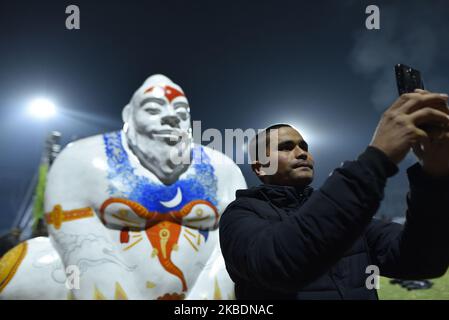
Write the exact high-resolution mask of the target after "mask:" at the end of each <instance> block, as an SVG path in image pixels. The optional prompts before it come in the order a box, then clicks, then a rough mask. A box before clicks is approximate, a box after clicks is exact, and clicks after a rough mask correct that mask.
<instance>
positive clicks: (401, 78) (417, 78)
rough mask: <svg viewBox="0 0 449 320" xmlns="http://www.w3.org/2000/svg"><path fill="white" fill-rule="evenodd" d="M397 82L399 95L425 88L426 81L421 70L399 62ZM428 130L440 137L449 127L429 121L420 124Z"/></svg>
mask: <svg viewBox="0 0 449 320" xmlns="http://www.w3.org/2000/svg"><path fill="white" fill-rule="evenodd" d="M394 71H395V75H396V83H397V85H398V91H399V95H402V94H404V93H411V92H414V91H415V89H423V90H424V82H423V79H422V77H421V72H419V71H418V70H416V69H413V68H411V67H409V66H407V65H405V64H397V65H395V67H394ZM419 128H421V129H422V130H424V131H426V132H427V134H429V136H431V137H432V138H440V137H442V134H444V133H445V132H447V131H449V128H448V127H447V126H445V125H441V124H439V123H427V124H422V125H420V126H419Z"/></svg>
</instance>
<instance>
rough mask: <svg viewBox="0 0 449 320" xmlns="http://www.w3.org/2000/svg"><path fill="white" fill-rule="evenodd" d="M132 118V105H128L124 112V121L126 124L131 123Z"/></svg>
mask: <svg viewBox="0 0 449 320" xmlns="http://www.w3.org/2000/svg"><path fill="white" fill-rule="evenodd" d="M130 116H131V105H130V104H127V105H126V106H125V107H124V108H123V111H122V120H123V122H124V123H128V122H129V117H130Z"/></svg>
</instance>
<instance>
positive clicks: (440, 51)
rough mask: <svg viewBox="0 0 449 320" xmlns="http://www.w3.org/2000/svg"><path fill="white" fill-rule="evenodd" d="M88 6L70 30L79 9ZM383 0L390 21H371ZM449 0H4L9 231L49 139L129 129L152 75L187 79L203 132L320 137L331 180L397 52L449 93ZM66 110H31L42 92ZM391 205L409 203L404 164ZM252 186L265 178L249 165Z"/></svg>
mask: <svg viewBox="0 0 449 320" xmlns="http://www.w3.org/2000/svg"><path fill="white" fill-rule="evenodd" d="M70 4H76V5H78V6H79V8H80V11H81V30H67V29H66V28H65V20H66V17H67V16H68V15H67V14H66V13H65V8H66V6H68V5H70ZM369 4H376V5H378V6H379V8H380V14H381V29H380V30H374V31H369V30H367V29H366V28H365V19H366V17H367V14H365V8H366V7H367V6H368V5H369ZM448 14H449V3H448V2H447V1H445V0H441V1H438V0H435V1H394V2H392V1H350V0H347V1H313V2H312V1H311V2H305V1H279V0H277V1H274V0H272V1H245V2H242V1H210V0H209V1H206V0H195V1H193V0H192V1H70V2H69V1H2V2H1V3H0V125H1V126H0V150H1V161H0V178H1V183H0V201H1V208H2V209H1V213H0V230H4V229H7V228H9V227H10V225H11V223H12V221H13V218H14V216H15V214H16V212H17V210H18V209H19V207H20V204H21V201H22V199H23V197H24V193H25V190H26V188H27V186H28V184H29V183H30V180H31V178H32V177H33V175H34V174H35V172H36V169H37V166H38V164H39V160H40V157H41V152H42V147H43V142H44V139H45V136H46V134H47V133H48V132H50V131H51V130H59V131H61V133H62V134H63V143H64V144H65V143H67V142H68V141H70V140H72V139H74V138H81V137H85V136H89V135H92V134H97V133H102V132H106V131H110V130H115V129H119V128H120V127H121V110H122V108H123V106H124V105H126V104H127V102H128V101H129V99H130V98H131V95H132V94H133V92H134V91H135V90H136V89H137V88H138V87H139V86H140V85H141V83H142V82H143V81H144V80H145V78H146V77H148V76H149V75H151V74H154V73H163V74H165V75H167V76H169V77H170V78H172V79H173V80H174V81H175V82H176V83H178V84H180V85H181V86H182V87H183V89H184V91H185V92H186V94H187V97H188V99H189V101H190V104H191V115H192V119H193V120H201V121H202V129H203V130H205V129H207V128H218V129H220V130H222V131H223V130H224V129H225V128H232V129H233V128H242V129H247V128H264V127H266V126H268V125H270V124H272V123H274V122H289V123H292V124H294V125H296V126H297V127H298V129H299V130H300V131H301V133H303V135H304V136H305V138H306V139H307V140H308V142H309V145H310V149H311V152H312V154H313V155H314V157H315V160H316V179H315V181H314V183H313V185H314V186H315V187H319V186H320V185H321V184H322V183H323V181H324V180H325V179H326V177H327V176H328V174H329V173H330V172H331V171H332V170H333V169H334V168H335V167H337V166H339V165H340V163H341V162H342V161H344V160H349V159H353V158H354V157H356V156H357V155H358V154H359V153H360V152H362V151H363V150H364V148H365V147H366V146H367V144H368V143H369V142H370V139H371V136H372V133H373V131H374V129H375V126H376V124H377V121H378V119H379V118H380V116H381V113H382V111H383V110H385V109H386V108H387V107H388V106H389V105H390V104H391V103H392V102H393V101H394V99H395V98H396V96H397V91H396V87H395V82H394V76H393V66H394V64H396V63H406V64H410V65H412V66H414V67H416V68H418V69H420V70H421V71H422V72H423V74H424V78H425V82H426V86H427V88H429V89H431V90H435V91H441V92H448V91H449V61H448V59H447V56H448V54H447V52H448V47H449V44H448V41H447V40H448V36H447V35H448V34H449V26H448V23H447V21H448V19H447V17H448ZM42 95H44V96H48V97H50V98H51V99H52V100H54V101H55V103H56V105H57V107H58V108H59V110H60V113H59V114H58V116H57V117H55V118H54V119H51V120H47V121H42V120H37V119H33V118H31V117H29V116H28V115H27V114H26V112H25V110H26V106H27V104H28V103H29V101H30V100H31V99H32V98H33V97H36V96H42ZM414 161H415V159H414V157H413V156H412V155H410V156H409V157H407V158H406V160H405V161H404V162H403V163H402V164H401V169H402V170H401V172H400V173H399V174H398V175H397V176H396V177H395V178H394V179H391V180H390V182H389V187H388V188H387V191H386V194H387V198H386V199H385V202H384V205H383V206H382V208H381V210H380V213H382V214H385V215H388V216H401V215H403V214H404V210H405V198H404V197H405V193H406V191H407V179H406V176H405V172H404V171H405V169H406V168H407V167H408V166H410V165H411V164H413V163H414ZM241 168H242V171H243V173H244V175H245V177H246V179H247V182H248V184H249V185H255V184H258V181H257V179H255V177H254V176H252V174H251V172H250V171H249V168H248V166H245V165H242V166H241Z"/></svg>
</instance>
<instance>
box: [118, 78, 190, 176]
mask: <svg viewBox="0 0 449 320" xmlns="http://www.w3.org/2000/svg"><path fill="white" fill-rule="evenodd" d="M123 121H124V122H125V126H124V131H125V134H126V137H127V143H128V146H129V147H130V149H131V151H132V152H133V153H134V154H135V155H136V156H137V158H138V159H139V161H140V163H141V164H142V165H143V166H144V167H145V168H147V169H148V170H150V171H151V172H152V173H154V174H155V175H156V176H157V177H158V178H159V180H161V181H162V182H163V183H165V184H171V183H173V182H175V181H176V180H177V179H178V178H179V176H180V175H181V174H182V173H183V172H184V171H185V170H187V168H188V162H189V161H186V160H185V159H186V158H187V160H189V159H190V157H189V156H190V151H191V144H192V138H191V124H190V108H189V104H188V101H187V98H186V97H185V95H184V92H183V91H182V89H181V87H179V86H178V85H176V84H175V83H173V82H172V81H171V80H170V79H169V78H167V77H166V76H163V75H153V76H151V77H149V78H148V79H147V80H145V82H144V83H143V85H142V86H141V87H140V88H139V89H137V91H136V92H135V93H134V95H133V97H132V99H131V101H130V103H129V104H128V105H127V106H126V107H125V108H124V109H123ZM183 159H184V160H183ZM183 162H184V163H183Z"/></svg>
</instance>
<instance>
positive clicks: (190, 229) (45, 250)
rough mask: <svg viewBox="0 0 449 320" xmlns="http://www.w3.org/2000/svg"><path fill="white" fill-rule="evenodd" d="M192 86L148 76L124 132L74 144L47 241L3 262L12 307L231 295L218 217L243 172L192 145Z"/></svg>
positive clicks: (3, 293)
mask: <svg viewBox="0 0 449 320" xmlns="http://www.w3.org/2000/svg"><path fill="white" fill-rule="evenodd" d="M189 108H190V107H189V104H188V101H187V98H186V96H185V94H184V92H183V90H182V89H181V88H180V87H179V86H178V85H176V84H175V83H173V82H172V81H171V80H170V79H168V78H167V77H165V76H163V75H154V76H151V77H149V78H148V79H147V80H146V81H145V82H144V83H143V85H142V86H141V87H140V88H139V89H138V90H137V91H136V92H135V94H134V95H133V97H132V99H131V101H130V103H129V104H128V105H127V106H126V107H125V108H124V110H123V113H122V116H123V121H124V123H125V125H124V129H123V131H122V130H120V131H117V132H112V133H106V134H102V135H97V136H93V137H89V138H86V139H83V140H79V141H76V142H74V143H71V144H70V145H68V146H67V147H66V148H65V149H64V150H63V151H62V152H61V154H60V155H59V156H58V157H57V158H56V160H55V162H54V164H53V166H52V168H51V170H50V172H49V175H48V182H47V189H46V195H45V210H46V221H47V224H48V228H49V234H50V237H49V238H43V237H40V238H35V239H31V240H29V241H27V242H24V243H22V244H20V245H19V246H17V247H16V248H14V249H12V250H11V251H9V252H8V253H7V254H6V255H5V256H4V257H3V258H2V259H1V260H0V298H3V299H66V298H69V299H72V298H76V299H184V298H185V299H229V298H233V293H234V284H233V283H232V281H231V279H230V278H229V276H228V274H227V272H226V269H225V266H224V262H223V259H222V256H221V252H220V247H219V242H218V241H219V238H218V229H217V227H218V220H219V218H220V216H221V213H222V212H223V210H224V208H226V206H227V205H228V204H229V203H230V202H231V201H232V200H233V199H234V195H235V190H236V189H238V188H245V187H246V183H245V180H244V178H243V176H242V174H241V172H240V170H239V168H238V166H237V165H236V164H235V163H234V162H233V161H232V160H231V159H229V158H228V157H226V156H225V155H224V154H222V153H219V152H218V151H215V150H212V149H209V148H206V147H202V146H200V145H194V144H193V143H192V142H191V125H190V109H189Z"/></svg>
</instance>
